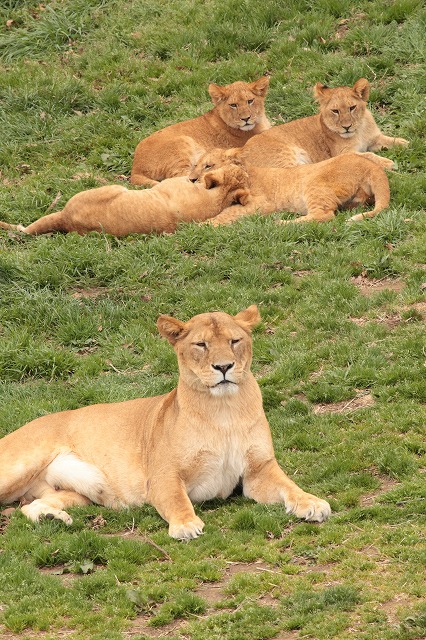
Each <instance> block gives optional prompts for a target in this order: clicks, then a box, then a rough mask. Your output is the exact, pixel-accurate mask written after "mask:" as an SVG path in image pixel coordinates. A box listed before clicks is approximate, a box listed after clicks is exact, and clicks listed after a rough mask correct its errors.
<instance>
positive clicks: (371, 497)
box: [359, 478, 399, 507]
mask: <svg viewBox="0 0 426 640" xmlns="http://www.w3.org/2000/svg"><path fill="white" fill-rule="evenodd" d="M398 485H399V482H398V481H397V480H394V479H392V478H380V487H379V488H378V489H376V490H375V491H371V492H370V493H366V494H364V495H363V496H361V498H360V500H359V504H360V506H361V507H371V505H373V504H374V503H375V502H376V499H377V498H378V497H379V496H380V495H382V494H383V493H387V492H388V491H392V489H394V488H395V487H397V486H398Z"/></svg>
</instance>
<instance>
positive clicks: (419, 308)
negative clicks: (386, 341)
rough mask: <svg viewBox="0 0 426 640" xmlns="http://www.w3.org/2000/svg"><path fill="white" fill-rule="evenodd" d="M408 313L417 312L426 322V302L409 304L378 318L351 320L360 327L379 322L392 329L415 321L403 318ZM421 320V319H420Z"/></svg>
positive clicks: (386, 312) (382, 314)
mask: <svg viewBox="0 0 426 640" xmlns="http://www.w3.org/2000/svg"><path fill="white" fill-rule="evenodd" d="M404 311H405V312H407V311H415V312H416V314H418V316H421V317H422V318H423V319H424V320H426V302H413V304H407V305H404V306H403V307H399V308H398V309H397V310H396V311H384V312H383V313H380V314H379V315H378V316H377V317H376V318H363V317H361V318H351V321H352V322H353V323H354V324H356V325H358V326H359V327H364V326H365V325H366V324H367V323H368V322H377V323H379V324H385V325H387V326H388V327H389V328H390V329H393V328H395V327H397V326H398V325H399V324H401V322H412V321H413V319H411V318H406V319H404V318H403V317H402V315H401V314H402V313H403V312H404ZM419 319H420V318H419Z"/></svg>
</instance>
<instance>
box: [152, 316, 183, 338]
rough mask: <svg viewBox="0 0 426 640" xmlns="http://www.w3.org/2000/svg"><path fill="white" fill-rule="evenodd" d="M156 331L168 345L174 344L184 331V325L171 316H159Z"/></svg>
mask: <svg viewBox="0 0 426 640" xmlns="http://www.w3.org/2000/svg"><path fill="white" fill-rule="evenodd" d="M157 329H158V331H159V332H160V334H161V335H162V336H163V338H167V340H168V341H169V342H170V344H175V343H176V340H177V339H178V338H179V336H181V335H182V333H183V330H184V329H185V323H184V322H182V321H181V320H178V319H177V318H172V317H171V316H160V317H159V318H158V320H157Z"/></svg>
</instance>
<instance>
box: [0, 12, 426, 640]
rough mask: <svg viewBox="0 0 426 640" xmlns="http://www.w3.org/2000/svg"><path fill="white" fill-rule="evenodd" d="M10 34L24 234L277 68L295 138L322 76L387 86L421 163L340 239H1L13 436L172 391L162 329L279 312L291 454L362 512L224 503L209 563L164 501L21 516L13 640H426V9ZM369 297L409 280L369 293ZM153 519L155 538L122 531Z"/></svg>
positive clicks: (216, 15)
mask: <svg viewBox="0 0 426 640" xmlns="http://www.w3.org/2000/svg"><path fill="white" fill-rule="evenodd" d="M10 20H13V22H12V23H10V22H9V23H8V25H7V24H6V21H10ZM0 24H1V25H3V26H1V27H0V56H1V57H0V60H1V62H0V70H1V74H0V110H1V118H0V128H1V140H2V145H1V149H0V168H1V176H0V180H1V189H0V219H4V220H9V221H11V222H23V223H29V222H30V221H32V220H34V219H35V218H36V217H38V216H40V215H42V214H43V213H44V212H45V211H46V210H47V208H48V207H49V206H50V205H51V204H52V203H53V202H54V201H56V200H57V198H58V204H57V205H56V206H58V207H59V206H60V205H61V204H63V203H64V202H65V201H66V200H67V199H68V198H69V197H70V196H72V195H73V194H74V193H76V192H77V191H80V190H82V189H84V188H89V187H93V186H98V185H100V184H103V183H104V181H105V180H106V181H108V182H114V181H117V180H118V179H119V176H120V175H122V174H125V175H127V174H128V173H129V171H130V167H131V159H132V153H133V150H134V147H135V145H136V143H137V142H138V141H139V140H140V139H141V138H142V137H143V136H145V135H147V134H148V133H150V132H151V131H153V130H155V129H157V128H160V127H162V126H165V125H167V124H169V123H171V122H175V121H176V120H180V119H184V118H187V117H192V116H195V115H198V114H199V113H202V112H203V111H205V110H206V109H208V108H209V101H208V95H207V91H206V88H207V85H208V83H209V82H211V81H213V82H218V83H223V84H225V83H227V82H232V81H234V80H236V79H245V80H251V79H254V78H256V77H259V76H260V75H262V74H263V73H265V72H269V73H271V74H272V80H271V89H270V93H269V97H268V113H269V115H270V116H271V118H272V119H273V120H274V122H275V123H276V124H278V123H280V122H283V121H287V120H289V119H292V118H296V117H301V116H304V115H309V114H311V113H313V112H314V111H315V106H314V104H313V101H312V97H311V94H310V90H309V88H310V87H311V86H312V85H313V84H314V83H315V82H316V81H317V80H320V81H323V82H326V83H329V84H330V85H337V84H350V83H353V82H354V81H355V80H356V79H357V78H359V77H361V76H365V77H367V78H369V79H370V81H371V82H372V85H373V91H372V95H371V108H372V110H373V112H374V114H375V117H376V119H377V121H378V122H379V124H380V126H381V127H382V128H383V130H384V131H385V132H387V133H394V134H395V135H401V136H403V137H405V138H408V139H409V140H410V141H411V144H410V147H409V148H408V149H393V150H390V151H388V152H386V155H388V156H389V157H392V158H393V159H394V160H396V162H397V163H398V171H397V172H396V173H395V174H394V175H392V176H391V178H390V180H391V189H392V207H391V209H390V210H389V211H388V212H385V213H383V214H382V215H380V216H379V217H378V218H376V219H374V220H372V221H369V222H365V223H362V224H359V225H351V226H348V225H346V224H345V218H346V214H341V215H340V216H339V217H338V219H337V220H336V221H335V222H334V223H332V224H326V225H322V226H314V225H306V227H300V226H298V227H297V228H296V227H293V226H291V225H290V226H285V227H281V226H277V225H276V224H275V222H274V217H270V218H265V219H261V218H256V217H253V218H250V219H246V220H244V221H241V222H240V223H238V224H236V225H234V226H233V227H229V228H222V229H209V228H204V227H197V226H196V225H188V226H186V227H182V228H181V229H179V231H178V232H177V233H176V234H175V235H173V236H168V237H153V238H143V237H131V238H128V239H125V240H116V239H114V238H110V237H103V236H100V235H96V234H92V235H91V236H90V237H85V238H80V237H74V235H70V236H55V237H41V238H20V237H15V236H13V235H10V234H6V233H3V232H2V233H1V237H0V251H1V253H0V335H1V342H0V377H1V380H2V384H1V386H0V434H6V433H7V432H9V431H11V430H12V429H15V428H17V427H19V426H20V425H21V424H23V423H24V422H26V421H28V420H30V419H32V418H33V417H36V416H38V415H41V414H43V413H46V412H50V411H57V410H61V409H65V408H73V407H77V406H81V405H83V404H89V403H93V402H99V401H113V400H120V399H127V398H130V397H136V396H138V395H140V394H143V395H152V394H156V393H162V392H164V391H166V390H168V389H170V388H171V386H172V385H173V384H174V383H175V381H176V365H175V359H174V355H173V353H172V352H171V349H170V347H169V346H168V345H167V344H166V343H165V342H163V341H161V340H160V339H159V337H158V336H157V333H156V329H155V319H156V317H157V316H158V314H159V313H170V314H173V315H176V316H177V317H180V318H182V319H187V318H189V317H190V316H191V315H193V314H194V313H198V312H201V311H205V310H208V309H223V310H225V311H228V312H231V313H234V312H237V311H238V310H239V309H241V308H243V307H244V306H248V305H249V304H251V303H253V302H255V303H257V304H258V305H259V307H260V308H261V311H262V317H263V323H262V325H261V326H260V327H259V329H258V330H256V332H255V346H254V362H255V364H254V369H255V373H256V375H257V377H258V379H259V381H260V384H261V387H262V391H263V395H264V401H265V408H266V411H267V414H268V418H269V420H270V423H271V427H272V430H273V434H274V440H275V443H276V450H277V457H278V458H279V460H280V462H281V463H282V464H283V465H284V466H285V468H286V469H287V470H288V471H289V473H291V474H294V475H295V478H296V479H297V481H298V482H299V483H300V484H301V485H302V486H303V487H305V488H306V489H309V490H310V491H313V492H316V493H318V494H319V495H321V496H328V497H329V499H330V500H331V502H332V505H333V508H334V510H335V512H336V513H335V515H334V516H333V518H332V520H331V521H330V522H329V523H327V524H326V525H322V526H320V527H316V526H312V525H307V524H303V523H299V522H297V521H295V520H294V519H292V518H289V517H287V516H285V515H284V514H283V512H282V508H281V507H278V506H277V507H276V506H270V507H265V506H261V505H253V504H251V503H249V502H248V501H246V500H244V499H242V498H238V497H236V498H234V499H232V500H230V501H228V502H227V503H225V504H223V503H220V502H215V503H212V504H208V505H203V506H201V507H200V508H199V511H200V513H201V514H202V517H203V519H204V520H205V521H206V525H207V526H206V535H205V536H203V537H202V538H201V539H199V540H197V541H194V542H193V543H191V544H190V545H182V544H179V543H177V542H175V541H172V540H170V539H169V538H168V537H167V533H166V529H165V526H164V523H163V522H162V521H161V519H160V518H159V517H158V516H157V514H156V513H155V511H154V510H153V509H151V508H149V507H146V508H143V509H137V510H134V511H133V512H130V513H127V512H125V513H119V514H117V513H114V512H111V511H108V510H104V509H102V510H101V509H98V508H96V507H91V508H89V509H84V510H75V511H74V513H73V516H74V519H75V521H74V524H73V525H72V528H71V529H70V530H69V529H64V528H63V527H62V526H61V525H60V524H58V523H52V522H45V523H43V524H41V525H40V526H33V525H31V524H29V523H28V522H26V521H25V520H24V518H23V517H21V516H20V515H16V516H14V517H13V518H12V519H11V520H10V522H7V526H4V528H3V535H2V536H1V538H0V546H1V552H0V576H1V584H2V590H1V595H0V610H1V611H2V616H3V618H2V623H3V627H1V626H0V637H3V636H5V637H13V636H10V635H7V636H6V635H5V634H6V633H9V632H12V633H15V634H20V636H19V637H21V638H25V637H26V636H27V635H28V636H31V635H32V634H34V633H36V632H37V633H40V635H43V637H44V636H45V637H51V638H57V637H58V634H59V633H60V630H69V631H73V632H74V637H75V638H87V637H89V636H90V637H92V638H96V639H97V638H99V639H100V638H102V639H107V640H116V639H121V638H123V637H129V635H127V636H124V635H123V634H124V632H125V630H126V628H127V626H128V624H129V620H130V619H135V620H136V622H133V623H132V625H131V627H130V631H128V632H127V633H128V634H130V636H131V637H139V638H143V637H145V635H144V634H145V633H146V634H148V631H146V630H145V629H144V627H143V626H142V622H141V621H142V620H144V619H145V618H144V616H146V618H147V619H149V620H150V624H151V627H149V634H152V633H153V631H152V629H155V628H157V627H159V632H158V633H162V631H161V629H162V627H161V625H164V624H167V623H168V622H170V621H172V620H181V619H184V620H186V622H185V623H184V625H183V626H181V627H179V628H178V629H177V630H176V631H173V627H171V628H170V629H169V628H168V627H166V631H167V633H168V637H170V638H174V637H182V636H185V637H188V638H190V640H198V639H204V638H205V637H207V635H210V636H212V637H214V638H219V639H224V640H225V639H226V640H240V639H241V638H247V639H248V640H255V639H261V638H272V637H276V636H278V635H279V634H280V633H284V632H286V631H287V632H289V633H290V632H291V631H292V630H294V635H293V634H291V635H289V636H288V637H294V638H297V637H312V638H319V639H320V638H327V639H328V638H331V637H337V638H339V639H340V638H343V639H345V638H353V637H356V638H363V639H364V638H365V639H366V640H367V639H371V640H373V639H374V640H376V639H377V638H380V639H382V638H383V639H385V640H387V639H389V640H403V639H406V638H407V639H409V638H419V637H423V636H424V635H425V633H426V631H425V629H426V622H425V616H426V612H425V608H424V598H425V588H424V582H423V580H422V576H421V571H420V568H421V567H422V566H424V563H425V556H424V547H423V546H422V542H421V536H422V532H424V524H425V499H424V473H423V472H424V468H425V440H424V425H425V385H424V315H423V313H424V302H422V300H424V296H423V293H422V284H423V283H424V282H425V279H426V278H425V272H424V262H425V260H424V255H425V250H424V247H425V223H424V215H423V212H422V211H421V208H422V207H423V206H424V193H425V177H424V159H425V151H424V134H425V113H424V94H425V84H426V82H425V79H424V62H425V41H424V29H425V13H424V10H423V9H422V7H421V2H418V1H416V0H400V1H396V2H387V3H383V2H379V1H375V2H367V1H364V2H363V1H361V2H356V3H354V2H349V0H345V1H343V2H332V1H330V0H327V1H326V0H311V1H310V2H308V1H306V2H297V3H296V2H287V3H285V4H284V3H277V2H273V1H272V0H266V1H265V2H262V3H248V2H227V3H222V2H218V1H217V0H211V1H209V2H201V1H197V0H193V1H189V0H182V1H181V2H179V3H177V2H166V1H165V0H162V1H161V2H149V1H147V2H142V1H140V0H139V1H134V2H126V3H124V2H122V0H105V1H104V2H99V1H95V0H89V1H88V0H84V1H83V0H64V1H63V2H59V1H57V2H51V3H49V4H47V6H45V7H44V8H43V7H40V4H39V3H38V2H30V1H29V0H9V1H8V2H3V3H2V6H1V7H0ZM353 278H358V281H354V280H353ZM363 279H370V282H375V281H374V280H373V279H376V280H382V279H385V280H382V285H383V284H384V285H386V284H389V283H390V284H389V286H388V287H386V286H385V287H384V288H381V289H379V287H377V288H374V287H371V292H372V295H369V296H365V295H363V294H362V293H361V292H360V290H359V288H358V287H357V286H356V283H357V282H359V281H362V280H363ZM388 279H389V280H388ZM395 283H396V284H399V285H404V286H403V288H402V289H401V288H398V290H393V289H392V288H390V286H391V285H392V284H395ZM367 392H368V393H369V394H370V395H371V396H372V398H373V399H374V404H373V405H372V406H371V407H366V408H364V409H359V410H357V411H349V412H340V413H339V412H330V411H328V412H317V410H316V409H315V408H316V407H318V406H319V407H320V409H321V411H322V408H323V405H327V406H328V407H329V408H338V407H339V406H341V405H337V404H335V403H338V402H341V403H342V405H343V406H346V409H351V408H352V407H353V406H354V405H353V404H351V403H353V401H354V398H356V397H357V396H359V395H361V394H362V393H365V394H366V393H367ZM333 403H334V404H333ZM318 410H319V409H318ZM100 513H102V516H103V518H104V519H105V521H106V522H105V523H102V521H101V524H103V526H102V527H101V528H100V529H99V528H96V526H97V525H96V523H99V520H94V517H95V516H96V515H99V514H100ZM5 524H6V522H5V521H3V525H5ZM132 526H134V527H135V529H136V531H138V532H139V533H140V534H141V537H140V538H136V537H135V536H134V535H129V536H123V535H122V534H123V531H126V529H128V528H131V527H132ZM104 533H114V534H117V535H115V536H106V535H103V534H104ZM145 535H148V536H149V540H148V541H147V539H146V538H145V537H144V536H145ZM150 541H154V542H155V543H156V544H157V545H159V546H160V547H161V549H163V551H161V549H160V550H159V549H157V548H156V547H155V546H153V545H152V544H150ZM165 554H168V556H170V558H171V559H172V561H171V562H170V561H167V555H165ZM194 558H196V559H194ZM256 560H262V561H263V562H265V563H266V566H267V567H268V568H269V571H256V565H253V567H252V571H251V572H249V573H244V574H240V575H235V576H233V577H232V578H231V580H230V581H229V582H228V583H227V584H226V586H225V585H222V583H221V580H222V578H223V577H224V575H225V569H226V567H227V566H233V565H229V563H230V562H247V563H248V562H254V561H256ZM227 563H228V564H227ZM46 567H53V571H55V570H56V572H57V573H61V572H64V570H65V571H71V574H70V575H71V576H74V575H77V576H78V575H80V577H76V578H75V579H74V578H69V579H68V580H66V579H65V578H66V577H67V575H68V574H65V576H64V577H61V576H59V577H58V576H55V575H53V576H52V575H47V572H46ZM84 572H87V575H83V574H84ZM208 582H212V583H214V584H218V585H219V584H220V585H221V593H222V598H221V599H220V600H219V602H218V604H216V605H215V606H216V608H213V606H212V605H211V604H210V603H209V600H208V598H207V599H206V598H205V597H203V595H202V592H201V593H200V592H199V591H197V589H198V587H199V586H200V584H202V583H208ZM266 595H268V598H269V599H267V600H264V601H262V600H260V598H261V597H262V596H265V598H266ZM271 596H272V597H273V599H271ZM46 602H49V606H46ZM422 602H423V604H422ZM138 625H139V626H138ZM49 629H50V631H49ZM7 630H8V631H7ZM41 632H43V633H41ZM2 634H3V636H2ZM45 634H46V635H45ZM284 637H286V636H284Z"/></svg>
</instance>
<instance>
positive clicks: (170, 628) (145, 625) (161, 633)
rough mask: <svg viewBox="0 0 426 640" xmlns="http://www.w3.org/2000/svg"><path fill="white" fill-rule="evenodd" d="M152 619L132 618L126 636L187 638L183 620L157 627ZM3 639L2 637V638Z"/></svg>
mask: <svg viewBox="0 0 426 640" xmlns="http://www.w3.org/2000/svg"><path fill="white" fill-rule="evenodd" d="M150 620H151V616H150V615H144V616H138V617H137V618H135V620H132V622H131V626H130V628H129V629H127V631H123V632H122V634H123V637H124V638H134V637H135V636H141V635H143V636H145V637H147V638H167V637H168V636H174V635H176V634H177V633H179V638H182V639H184V638H187V637H189V636H187V635H185V626H186V622H184V621H183V620H179V621H176V620H174V621H173V622H171V623H170V624H165V625H163V626H162V627H159V628H158V629H156V628H155V627H150V626H149V621H150ZM0 640H1V639H0Z"/></svg>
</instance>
